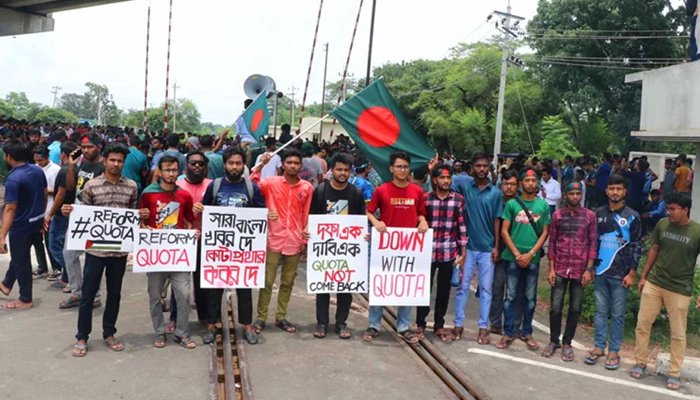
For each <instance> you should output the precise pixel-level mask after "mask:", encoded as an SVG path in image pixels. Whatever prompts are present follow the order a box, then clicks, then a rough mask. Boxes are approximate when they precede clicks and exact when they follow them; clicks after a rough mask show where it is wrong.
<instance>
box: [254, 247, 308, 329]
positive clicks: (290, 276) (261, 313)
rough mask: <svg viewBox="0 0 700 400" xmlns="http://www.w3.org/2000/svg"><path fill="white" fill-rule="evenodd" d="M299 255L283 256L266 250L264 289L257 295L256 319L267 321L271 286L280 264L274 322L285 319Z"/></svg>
mask: <svg viewBox="0 0 700 400" xmlns="http://www.w3.org/2000/svg"><path fill="white" fill-rule="evenodd" d="M299 258H301V253H299V254H295V255H290V256H288V255H283V254H282V253H275V252H273V251H270V250H269V249H268V251H267V262H266V263H265V287H264V288H263V289H260V293H259V294H258V319H259V320H262V321H265V320H267V311H268V308H269V307H270V300H271V299H272V285H274V283H275V278H277V269H278V268H279V263H280V261H281V262H282V273H281V274H280V287H279V292H278V293H277V314H276V315H275V320H277V321H282V320H283V319H286V318H287V306H289V299H290V298H291V297H292V289H293V288H294V279H295V278H296V276H297V265H298V264H299Z"/></svg>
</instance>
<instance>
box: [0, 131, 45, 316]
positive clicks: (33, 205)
mask: <svg viewBox="0 0 700 400" xmlns="http://www.w3.org/2000/svg"><path fill="white" fill-rule="evenodd" d="M3 150H4V152H5V162H6V163H7V164H8V165H9V166H10V167H12V171H11V172H10V175H9V176H8V177H7V180H6V181H5V212H4V215H3V221H2V228H0V253H2V254H6V253H7V246H6V244H5V238H6V237H7V234H8V232H9V235H10V247H11V257H12V258H11V260H10V267H9V268H8V269H7V273H5V279H3V281H2V283H0V292H2V293H3V294H4V295H5V296H8V295H9V294H10V291H12V286H14V284H15V281H17V283H18V284H19V299H18V300H17V301H9V302H7V303H5V304H3V305H2V306H1V307H2V308H4V309H6V310H13V309H20V308H30V307H32V305H33V303H32V264H31V254H30V249H31V244H32V241H33V239H34V237H35V236H36V235H41V229H42V227H43V224H44V211H45V210H46V199H47V190H46V187H47V186H46V176H45V175H44V171H43V170H42V169H41V168H39V167H38V166H36V165H34V164H28V163H27V162H26V160H28V159H29V157H30V153H29V149H28V148H27V146H26V145H25V144H23V143H22V142H21V141H19V140H18V139H12V140H10V141H9V142H6V143H5V144H4V145H3ZM20 199H22V201H21V202H20V201H19V200H20Z"/></svg>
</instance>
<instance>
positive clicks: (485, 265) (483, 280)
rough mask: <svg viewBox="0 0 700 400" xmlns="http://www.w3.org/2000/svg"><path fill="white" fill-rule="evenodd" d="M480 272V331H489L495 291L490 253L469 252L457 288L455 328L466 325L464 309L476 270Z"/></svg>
mask: <svg viewBox="0 0 700 400" xmlns="http://www.w3.org/2000/svg"><path fill="white" fill-rule="evenodd" d="M477 266H478V267H479V268H478V271H479V296H480V302H479V329H488V327H489V312H490V311H491V297H492V290H493V270H494V265H493V262H492V261H491V252H490V251H472V250H467V259H466V260H465V261H464V269H463V271H464V273H463V274H462V282H460V284H459V286H458V287H457V293H456V295H455V326H456V327H462V326H463V325H464V307H466V306H467V299H468V298H469V288H470V285H471V282H472V277H473V276H474V270H475V269H476V268H477Z"/></svg>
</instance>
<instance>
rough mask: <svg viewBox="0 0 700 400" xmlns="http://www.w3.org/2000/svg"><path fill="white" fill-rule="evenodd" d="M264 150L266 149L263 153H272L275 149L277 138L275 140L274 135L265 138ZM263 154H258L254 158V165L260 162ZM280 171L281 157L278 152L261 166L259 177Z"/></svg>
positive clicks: (273, 174)
mask: <svg viewBox="0 0 700 400" xmlns="http://www.w3.org/2000/svg"><path fill="white" fill-rule="evenodd" d="M265 150H266V151H265V153H263V154H272V153H274V152H275V150H277V140H275V138H274V137H269V138H267V139H265ZM263 154H261V155H259V156H258V158H257V159H256V160H255V165H258V164H260V158H261V157H262V156H263ZM281 172H282V159H281V158H280V156H279V154H275V155H274V156H272V158H271V159H270V162H268V163H267V164H266V165H265V166H263V168H262V171H260V179H265V178H269V177H271V176H277V175H281V174H282V173H281Z"/></svg>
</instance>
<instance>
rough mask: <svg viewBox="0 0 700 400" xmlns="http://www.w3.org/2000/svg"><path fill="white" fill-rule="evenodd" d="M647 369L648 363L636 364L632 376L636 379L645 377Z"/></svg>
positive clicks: (631, 371)
mask: <svg viewBox="0 0 700 400" xmlns="http://www.w3.org/2000/svg"><path fill="white" fill-rule="evenodd" d="M646 369H647V366H646V365H635V366H634V367H633V368H632V369H631V370H630V376H631V377H632V378H634V379H644V377H645V376H646V375H647V373H646Z"/></svg>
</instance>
